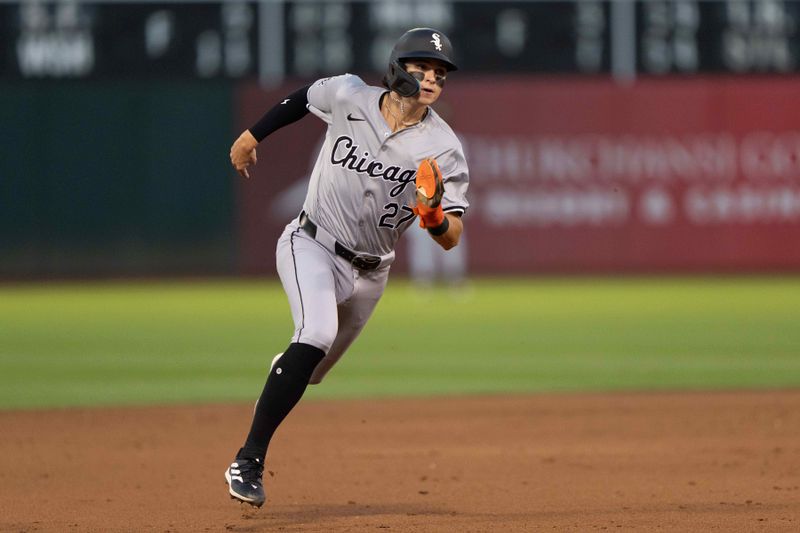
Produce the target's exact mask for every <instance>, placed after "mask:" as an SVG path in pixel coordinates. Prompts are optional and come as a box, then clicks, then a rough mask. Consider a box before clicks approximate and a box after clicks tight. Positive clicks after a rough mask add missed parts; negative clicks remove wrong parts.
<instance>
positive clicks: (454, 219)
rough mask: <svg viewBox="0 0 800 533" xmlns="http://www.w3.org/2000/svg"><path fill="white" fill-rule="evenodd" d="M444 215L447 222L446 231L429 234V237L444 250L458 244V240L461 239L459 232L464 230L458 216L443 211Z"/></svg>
mask: <svg viewBox="0 0 800 533" xmlns="http://www.w3.org/2000/svg"><path fill="white" fill-rule="evenodd" d="M444 216H445V219H446V220H447V222H448V224H449V225H448V227H447V231H445V232H444V233H442V234H441V235H433V234H431V237H432V238H433V240H434V241H436V242H437V243H439V246H441V247H442V248H444V249H445V250H449V249H450V248H453V247H455V246H457V245H458V241H459V240H460V239H461V232H462V231H464V223H463V222H462V221H461V217H459V216H456V215H450V214H448V213H445V215H444Z"/></svg>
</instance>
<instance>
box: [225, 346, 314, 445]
mask: <svg viewBox="0 0 800 533" xmlns="http://www.w3.org/2000/svg"><path fill="white" fill-rule="evenodd" d="M323 357H325V352H323V351H322V350H320V349H319V348H315V347H314V346H311V345H310V344H303V343H292V344H290V345H289V348H287V349H286V351H285V352H283V355H282V356H281V357H280V359H278V361H276V363H275V366H274V367H273V368H272V371H270V373H269V376H268V377H267V383H266V384H265V385H264V390H263V391H262V392H261V397H259V399H258V405H257V406H256V412H255V415H254V416H253V425H252V426H251V427H250V434H249V435H247V440H246V441H245V444H244V447H243V448H242V449H241V450H240V452H239V455H238V456H239V457H250V458H258V457H260V458H262V459H263V458H264V457H265V456H266V455H267V447H268V446H269V441H270V439H272V435H273V433H275V430H276V429H278V426H279V425H280V423H281V422H283V419H284V418H286V415H288V414H289V411H291V410H292V408H293V407H294V406H295V405H296V404H297V402H299V401H300V398H301V397H302V396H303V393H304V392H305V390H306V387H307V386H308V381H309V380H310V379H311V374H312V373H313V372H314V368H316V366H317V363H319V362H320V361H321V360H322V358H323Z"/></svg>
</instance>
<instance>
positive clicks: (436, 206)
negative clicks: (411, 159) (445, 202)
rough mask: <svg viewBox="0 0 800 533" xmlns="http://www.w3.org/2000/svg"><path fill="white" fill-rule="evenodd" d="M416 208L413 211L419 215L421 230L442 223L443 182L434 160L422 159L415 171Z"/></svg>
mask: <svg viewBox="0 0 800 533" xmlns="http://www.w3.org/2000/svg"><path fill="white" fill-rule="evenodd" d="M416 187H417V206H416V207H414V209H413V211H414V213H416V214H417V215H419V225H420V227H421V228H435V227H437V226H439V225H440V224H442V222H443V221H444V211H442V196H444V181H443V180H442V173H441V171H440V170H439V165H438V164H437V163H436V160H435V159H423V160H422V163H420V165H419V168H418V169H417V178H416Z"/></svg>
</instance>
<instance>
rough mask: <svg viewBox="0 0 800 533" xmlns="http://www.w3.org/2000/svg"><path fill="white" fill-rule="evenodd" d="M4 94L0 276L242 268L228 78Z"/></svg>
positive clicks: (63, 84)
mask: <svg viewBox="0 0 800 533" xmlns="http://www.w3.org/2000/svg"><path fill="white" fill-rule="evenodd" d="M0 95H2V97H0V125H1V127H2V142H1V143H0V279H19V278H48V277H89V276H142V275H156V276H157V275H185V274H220V273H223V274H230V273H232V272H233V268H234V257H235V256H234V254H235V235H234V234H233V232H232V228H233V219H234V213H233V210H234V203H233V180H232V175H233V172H232V171H231V170H230V164H229V161H228V146H229V143H230V139H231V136H232V135H233V124H232V119H231V109H232V98H231V85H230V83H228V82H218V81H208V82H203V83H198V82H180V81H175V82H163V81H160V82H156V81H148V82H134V81H126V82H111V81H109V82H100V81H96V80H93V81H74V82H68V81H57V82H47V81H42V82H19V83H3V84H0Z"/></svg>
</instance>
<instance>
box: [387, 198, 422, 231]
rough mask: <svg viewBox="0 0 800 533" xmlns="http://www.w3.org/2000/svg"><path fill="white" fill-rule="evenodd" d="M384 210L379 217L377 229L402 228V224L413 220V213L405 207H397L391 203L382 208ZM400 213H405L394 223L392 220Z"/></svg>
mask: <svg viewBox="0 0 800 533" xmlns="http://www.w3.org/2000/svg"><path fill="white" fill-rule="evenodd" d="M383 208H384V209H386V212H385V213H384V214H383V215H381V218H380V220H379V221H378V227H379V228H391V229H394V228H397V227H400V226H402V225H403V224H404V223H406V222H408V221H409V220H411V219H412V218H414V216H415V215H414V211H412V210H411V208H410V207H408V206H407V205H401V206H398V205H397V204H396V203H394V202H392V203H389V204H386V205H385V206H383ZM398 212H400V213H401V214H402V213H405V214H403V215H402V216H401V217H400V219H399V220H397V221H395V220H394V218H395V217H396V216H397V213H398Z"/></svg>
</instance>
